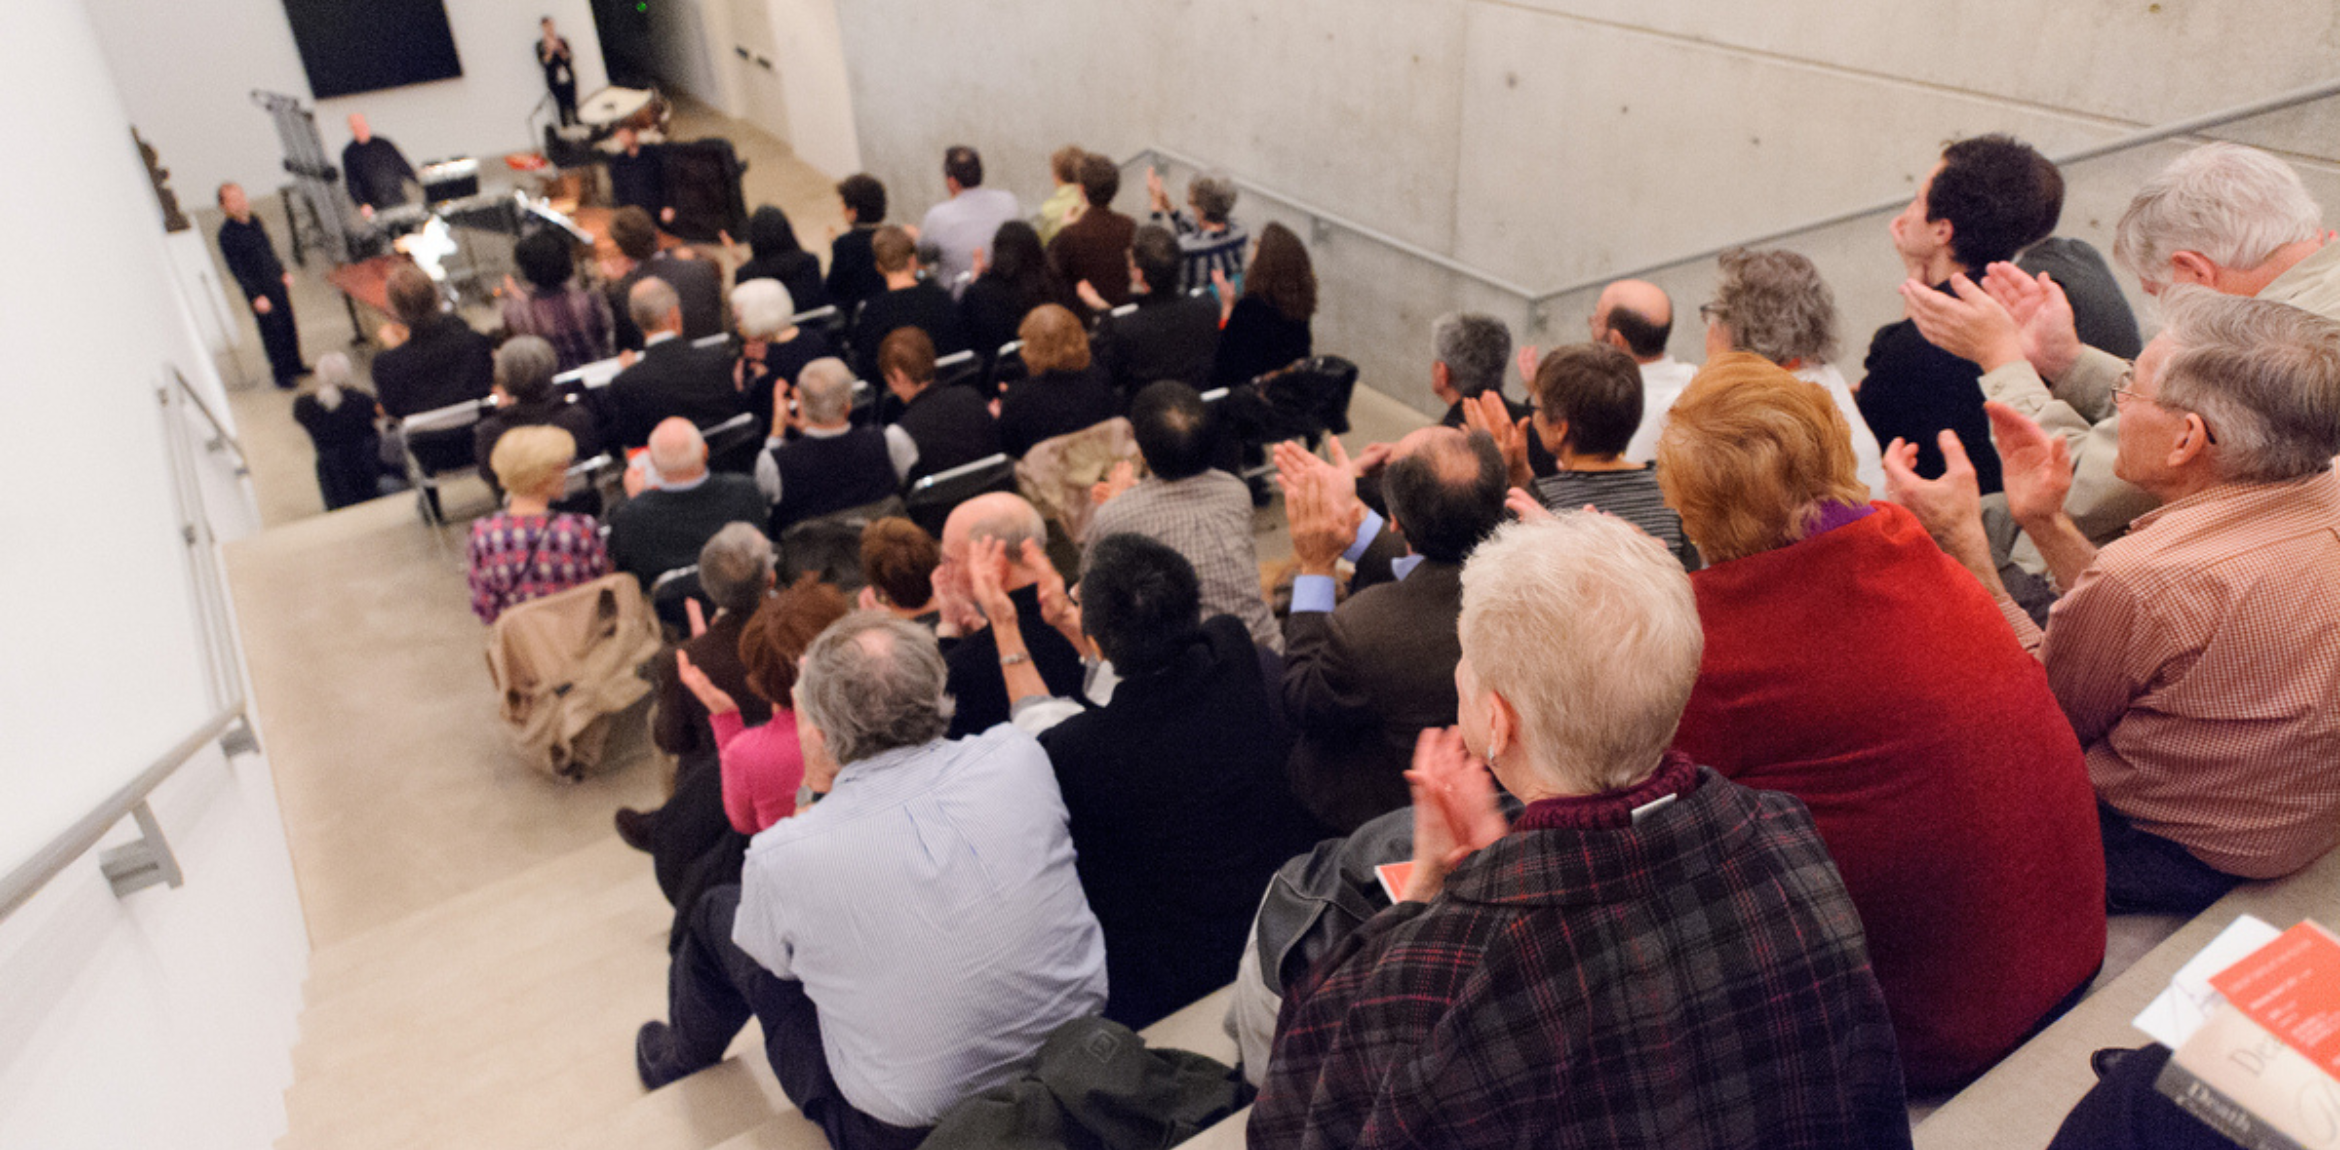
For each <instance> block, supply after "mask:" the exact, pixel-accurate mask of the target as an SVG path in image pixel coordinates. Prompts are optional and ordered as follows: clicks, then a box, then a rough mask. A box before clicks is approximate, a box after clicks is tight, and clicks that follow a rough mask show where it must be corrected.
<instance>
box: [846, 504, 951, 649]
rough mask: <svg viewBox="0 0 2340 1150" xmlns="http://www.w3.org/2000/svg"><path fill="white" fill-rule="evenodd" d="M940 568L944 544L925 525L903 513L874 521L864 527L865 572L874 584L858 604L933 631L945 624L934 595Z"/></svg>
mask: <svg viewBox="0 0 2340 1150" xmlns="http://www.w3.org/2000/svg"><path fill="white" fill-rule="evenodd" d="M940 566H942V548H940V547H939V546H937V545H936V544H935V541H934V536H932V535H928V534H927V533H926V529H925V528H923V527H920V526H919V525H917V524H916V523H912V522H911V521H909V520H907V519H904V518H901V517H900V516H887V517H886V518H884V519H877V520H873V521H871V523H870V525H869V526H867V527H864V528H862V529H861V575H862V578H864V579H867V580H869V583H868V585H867V586H865V587H863V588H862V589H861V599H860V602H859V603H857V604H856V606H858V607H860V608H861V609H862V610H864V611H885V612H888V613H890V614H892V615H893V616H894V617H895V618H897V619H907V620H909V621H910V622H912V623H916V624H918V625H919V626H921V627H924V628H926V629H927V630H930V631H931V630H933V629H934V628H935V626H936V624H938V623H940V622H942V608H941V607H939V606H937V605H936V598H937V596H936V595H935V593H934V571H935V568H937V567H940Z"/></svg>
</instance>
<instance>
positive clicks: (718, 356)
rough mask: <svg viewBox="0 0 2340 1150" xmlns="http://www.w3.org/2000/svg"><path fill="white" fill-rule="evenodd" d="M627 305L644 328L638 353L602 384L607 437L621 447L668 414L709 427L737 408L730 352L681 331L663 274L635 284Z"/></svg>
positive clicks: (643, 436) (646, 434)
mask: <svg viewBox="0 0 2340 1150" xmlns="http://www.w3.org/2000/svg"><path fill="white" fill-rule="evenodd" d="M626 306H627V309H628V311H629V312H631V314H632V315H633V317H634V321H635V322H636V323H639V324H641V325H642V330H643V331H645V332H648V333H649V335H648V337H647V345H648V346H646V347H644V348H643V349H642V355H641V358H639V359H637V360H635V361H634V362H633V364H632V365H631V366H629V367H627V368H626V369H625V370H623V371H620V372H618V373H617V376H616V378H614V379H611V380H610V381H609V387H608V388H606V389H604V393H603V397H602V403H603V404H604V406H605V407H606V409H607V413H608V414H607V417H606V418H607V420H608V424H609V432H610V435H609V437H610V438H611V439H613V440H615V441H616V442H617V445H618V446H620V447H624V448H628V449H631V448H636V447H641V446H643V445H644V444H646V443H648V442H650V429H651V428H654V427H656V426H658V425H659V423H660V422H662V421H664V420H668V419H675V418H681V419H687V420H689V421H690V422H691V423H692V424H694V425H696V426H698V427H713V426H715V425H716V424H718V423H721V422H723V421H724V420H726V419H730V418H731V417H732V416H735V415H738V414H739V413H740V411H741V409H742V408H741V403H740V397H739V389H738V388H736V387H734V386H733V385H732V382H731V353H730V352H729V351H726V350H725V349H723V348H720V347H699V346H697V345H695V344H693V343H691V342H690V340H688V339H685V338H684V337H683V326H682V325H683V318H682V304H681V302H680V300H679V299H678V298H677V297H676V296H675V294H674V289H673V288H671V287H669V286H667V283H666V281H665V280H661V279H655V278H653V279H646V280H642V281H641V282H639V283H636V284H635V285H634V289H633V295H632V297H631V298H630V299H628V300H627V302H626Z"/></svg>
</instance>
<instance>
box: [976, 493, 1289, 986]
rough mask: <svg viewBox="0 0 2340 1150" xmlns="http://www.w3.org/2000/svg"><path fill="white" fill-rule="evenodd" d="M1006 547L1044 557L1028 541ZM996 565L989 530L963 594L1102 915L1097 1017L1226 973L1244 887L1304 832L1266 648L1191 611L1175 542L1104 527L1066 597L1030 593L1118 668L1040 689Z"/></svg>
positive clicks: (1278, 861) (1000, 562) (1246, 910)
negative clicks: (1076, 598)
mask: <svg viewBox="0 0 2340 1150" xmlns="http://www.w3.org/2000/svg"><path fill="white" fill-rule="evenodd" d="M1024 550H1025V554H1024V555H1023V559H1024V562H1025V564H1026V565H1027V566H1030V567H1033V568H1034V569H1036V570H1037V569H1042V568H1046V566H1047V562H1048V560H1047V556H1046V555H1044V554H1042V553H1041V551H1040V545H1039V544H1038V543H1037V542H1033V541H1026V542H1025V544H1024ZM1006 565H1007V556H1006V553H1005V551H1004V550H1003V549H1002V548H1001V546H1000V544H999V543H998V542H997V541H989V542H986V543H983V544H978V545H977V547H976V549H975V553H974V556H973V558H971V559H970V560H969V573H970V576H971V581H972V582H973V584H974V587H975V595H976V600H977V602H978V603H979V604H980V605H981V606H982V608H983V611H984V614H985V617H986V618H988V619H989V620H990V623H991V626H992V627H993V628H994V629H996V630H997V631H998V633H999V636H1000V638H999V649H1000V659H1001V663H1002V665H1001V668H1000V673H1001V674H1002V676H1003V677H1004V679H1005V681H1006V684H1007V689H1008V695H1009V697H1011V698H1014V699H1016V700H1017V704H1016V723H1017V725H1018V726H1022V727H1024V728H1025V729H1027V730H1033V729H1035V728H1038V729H1039V736H1040V745H1041V746H1042V747H1044V748H1046V749H1047V751H1048V759H1049V762H1050V763H1051V764H1053V765H1054V766H1055V768H1056V782H1057V786H1058V787H1059V788H1060V789H1061V790H1062V791H1063V792H1064V805H1065V809H1066V811H1068V812H1069V813H1070V816H1071V820H1072V839H1073V850H1074V851H1075V852H1076V853H1077V856H1078V866H1079V869H1080V875H1081V889H1082V890H1084V891H1086V892H1087V894H1088V898H1089V909H1090V910H1092V911H1095V912H1096V915H1097V922H1098V924H1099V925H1100V926H1102V927H1103V928H1104V930H1105V974H1106V979H1105V981H1106V988H1107V998H1106V1004H1105V1017H1106V1018H1108V1019H1111V1020H1113V1021H1115V1022H1119V1023H1121V1024H1123V1025H1125V1026H1129V1027H1132V1028H1139V1027H1144V1026H1148V1025H1151V1024H1153V1023H1154V1022H1156V1021H1158V1020H1160V1019H1161V1018H1163V1017H1165V1016H1167V1015H1168V1014H1170V1013H1171V1012H1173V1011H1175V1010H1177V1009H1179V1008H1180V1007H1183V1006H1185V1005H1187V1004H1188V1003H1190V1002H1193V1001H1194V1000H1196V999H1198V998H1201V997H1202V996H1204V995H1206V994H1209V993H1210V992H1212V991H1214V990H1217V989H1218V988H1219V987H1221V986H1224V985H1226V983H1227V981H1228V980H1229V979H1231V978H1232V977H1234V972H1235V967H1236V963H1237V962H1238V961H1239V960H1240V959H1241V957H1242V954H1243V944H1244V938H1245V936H1246V934H1248V932H1249V929H1250V926H1251V915H1252V911H1253V910H1254V909H1256V908H1257V907H1258V905H1259V892H1260V891H1261V890H1262V889H1264V888H1265V887H1266V885H1267V881H1268V879H1269V878H1270V877H1271V876H1273V875H1274V874H1275V871H1276V868H1277V867H1279V866H1281V865H1283V863H1284V860H1285V859H1288V858H1290V857H1292V855H1293V854H1295V853H1297V852H1299V851H1301V850H1305V849H1306V848H1307V847H1308V846H1309V845H1310V844H1311V843H1313V842H1314V841H1315V837H1316V836H1315V833H1314V831H1315V828H1314V825H1313V823H1312V822H1311V820H1309V819H1308V818H1307V816H1306V815H1305V814H1303V813H1302V812H1301V810H1300V809H1299V807H1298V805H1297V804H1295V803H1294V802H1293V801H1292V792H1291V787H1290V786H1289V785H1288V784H1287V783H1286V782H1285V781H1284V759H1285V755H1286V753H1287V752H1288V751H1289V750H1290V749H1291V734H1290V731H1289V730H1288V729H1287V728H1286V727H1285V725H1284V721H1283V713H1282V708H1281V707H1279V706H1278V705H1277V702H1276V685H1277V682H1278V680H1279V679H1280V678H1281V676H1282V672H1283V664H1282V661H1281V660H1279V659H1277V658H1276V655H1275V653H1274V652H1272V651H1269V650H1266V649H1264V648H1261V647H1259V646H1257V645H1255V644H1254V643H1253V642H1252V641H1251V637H1250V635H1248V634H1247V633H1246V632H1245V630H1244V627H1243V624H1242V622H1241V621H1239V620H1237V619H1234V618H1232V617H1230V616H1227V615H1217V614H1214V615H1212V616H1211V617H1210V618H1209V619H1208V620H1207V621H1206V620H1205V619H1204V617H1203V610H1204V608H1203V605H1202V601H1201V593H1200V586H1199V584H1198V583H1197V581H1196V579H1195V573H1194V568H1193V567H1192V566H1191V565H1189V564H1188V563H1187V562H1186V560H1185V559H1183V558H1181V557H1180V556H1179V554H1178V553H1177V552H1176V551H1173V550H1171V549H1170V548H1168V547H1165V546H1163V545H1162V544H1160V543H1157V542H1155V541H1154V540H1152V539H1148V538H1146V537H1145V536H1142V535H1108V536H1106V537H1104V538H1103V539H1101V540H1099V541H1098V542H1097V544H1096V546H1095V547H1093V548H1091V549H1090V562H1089V566H1088V569H1087V571H1086V573H1085V574H1084V575H1083V576H1082V578H1081V602H1080V605H1079V606H1077V607H1075V606H1072V605H1071V603H1070V601H1069V599H1067V598H1066V597H1065V596H1064V594H1063V591H1062V581H1061V580H1057V581H1056V586H1055V589H1054V590H1053V591H1043V592H1042V594H1041V602H1042V604H1043V610H1047V608H1048V605H1050V604H1051V603H1054V604H1056V605H1057V609H1056V612H1055V614H1056V615H1057V617H1056V618H1055V619H1052V620H1051V622H1052V623H1056V624H1058V625H1063V626H1066V627H1067V629H1068V630H1070V631H1071V632H1072V634H1071V635H1070V636H1068V638H1076V639H1081V640H1082V641H1083V642H1090V643H1093V644H1094V646H1095V650H1096V653H1097V654H1098V655H1100V656H1102V657H1103V658H1104V660H1105V661H1106V665H1109V666H1110V668H1111V673H1112V677H1113V678H1115V679H1117V680H1118V682H1117V683H1116V684H1115V685H1114V686H1113V688H1112V691H1111V693H1110V695H1109V696H1108V697H1107V698H1106V699H1105V700H1104V701H1103V702H1102V703H1101V704H1100V705H1099V706H1097V707H1096V708H1094V709H1090V708H1086V707H1084V706H1083V705H1082V703H1080V702H1078V701H1075V700H1069V699H1056V698H1051V697H1050V696H1049V695H1048V689H1047V687H1046V685H1045V684H1044V683H1042V682H1041V679H1040V676H1039V672H1038V671H1037V670H1036V669H1035V668H1034V667H1033V666H1032V664H1031V662H1030V660H1029V658H1028V655H1029V653H1028V652H1025V651H1024V650H1023V647H1022V641H1021V632H1020V631H1019V629H1018V627H1017V623H1018V621H1019V619H1018V614H1017V608H1016V606H1015V604H1014V602H1013V601H1012V600H1010V599H1009V598H1008V597H1007V595H1006V594H1005V592H1004V591H1002V590H1001V586H1000V575H1001V573H1002V571H1003V570H1004V568H1005V567H1006ZM1049 581H1050V580H1049V576H1048V575H1047V574H1045V573H1044V574H1043V576H1042V582H1043V584H1047V583H1048V582H1049ZM1019 655H1025V656H1027V657H1026V658H1018V656H1019Z"/></svg>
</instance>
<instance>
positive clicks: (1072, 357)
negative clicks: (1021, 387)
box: [1016, 303, 1089, 375]
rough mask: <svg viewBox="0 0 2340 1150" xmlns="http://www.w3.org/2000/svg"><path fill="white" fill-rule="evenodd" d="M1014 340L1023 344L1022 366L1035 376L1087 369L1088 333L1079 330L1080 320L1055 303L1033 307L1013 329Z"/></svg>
mask: <svg viewBox="0 0 2340 1150" xmlns="http://www.w3.org/2000/svg"><path fill="white" fill-rule="evenodd" d="M1016 338H1018V339H1021V340H1023V341H1024V366H1026V367H1028V368H1031V369H1032V374H1034V375H1040V374H1042V373H1044V372H1051V371H1082V370H1085V369H1086V368H1087V367H1088V366H1089V333H1088V332H1086V331H1083V330H1082V329H1081V321H1080V320H1078V319H1075V318H1073V313H1071V312H1070V311H1067V310H1065V309H1064V308H1063V307H1062V306H1060V305H1058V304H1052V303H1044V304H1041V305H1040V306H1039V307H1036V308H1033V309H1032V311H1031V314H1029V315H1026V316H1025V317H1024V322H1023V323H1022V324H1021V325H1019V326H1018V327H1017V328H1016Z"/></svg>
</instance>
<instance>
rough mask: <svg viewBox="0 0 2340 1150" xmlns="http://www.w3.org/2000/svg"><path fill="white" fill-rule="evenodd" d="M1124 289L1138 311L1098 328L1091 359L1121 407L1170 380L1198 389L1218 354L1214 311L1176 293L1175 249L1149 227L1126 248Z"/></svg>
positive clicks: (1104, 321)
mask: <svg viewBox="0 0 2340 1150" xmlns="http://www.w3.org/2000/svg"><path fill="white" fill-rule="evenodd" d="M1129 283H1130V292H1131V298H1133V299H1135V300H1136V301H1137V310H1136V311H1134V312H1131V313H1130V314H1128V315H1124V316H1107V317H1105V318H1104V319H1101V320H1099V321H1098V323H1097V337H1096V356H1097V362H1098V363H1099V364H1100V365H1101V366H1102V367H1103V368H1104V370H1105V377H1106V379H1107V380H1109V381H1110V382H1111V383H1112V384H1113V390H1114V393H1115V394H1116V395H1119V396H1121V397H1122V400H1123V401H1124V402H1127V401H1128V398H1129V397H1130V396H1133V395H1136V394H1137V391H1138V389H1139V388H1141V387H1144V386H1146V385H1147V384H1149V383H1154V382H1156V381H1159V380H1165V379H1175V380H1177V381H1178V382H1180V383H1184V384H1187V385H1189V386H1192V387H1197V388H1199V387H1201V386H1203V384H1204V382H1205V381H1207V380H1208V379H1209V378H1210V375H1211V358H1212V356H1213V355H1215V354H1217V352H1218V350H1219V309H1218V305H1216V304H1214V303H1212V302H1211V301H1210V300H1207V299H1202V298H1199V297H1193V296H1188V295H1186V294H1185V293H1183V292H1181V291H1179V290H1178V243H1177V241H1176V240H1174V239H1172V238H1171V236H1170V233H1169V231H1168V230H1167V229H1164V228H1160V227H1156V226H1154V225H1153V224H1147V225H1146V226H1144V227H1142V228H1139V229H1138V230H1137V236H1136V238H1135V239H1132V240H1131V241H1130V245H1129Z"/></svg>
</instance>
